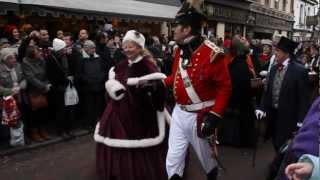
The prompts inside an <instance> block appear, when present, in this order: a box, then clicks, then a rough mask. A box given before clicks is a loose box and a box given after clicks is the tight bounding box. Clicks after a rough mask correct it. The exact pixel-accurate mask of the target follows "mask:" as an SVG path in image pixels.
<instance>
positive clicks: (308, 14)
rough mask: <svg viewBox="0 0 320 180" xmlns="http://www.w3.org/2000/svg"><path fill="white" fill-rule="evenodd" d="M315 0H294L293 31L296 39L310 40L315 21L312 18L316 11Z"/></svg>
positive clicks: (316, 3)
mask: <svg viewBox="0 0 320 180" xmlns="http://www.w3.org/2000/svg"><path fill="white" fill-rule="evenodd" d="M317 5H318V2H317V0H296V1H295V3H294V18H295V19H294V20H295V23H294V33H293V39H294V40H296V41H310V40H312V35H313V31H314V30H315V29H314V28H315V25H314V24H315V23H313V22H312V21H313V20H312V18H313V17H315V16H316V15H317V13H318V6H317Z"/></svg>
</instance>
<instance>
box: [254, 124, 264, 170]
mask: <svg viewBox="0 0 320 180" xmlns="http://www.w3.org/2000/svg"><path fill="white" fill-rule="evenodd" d="M261 120H262V118H261V119H256V120H255V122H256V123H255V124H254V129H255V137H256V139H255V143H254V149H253V153H252V167H253V168H254V167H255V166H256V158H257V151H258V143H259V134H260V128H261V122H260V121H261Z"/></svg>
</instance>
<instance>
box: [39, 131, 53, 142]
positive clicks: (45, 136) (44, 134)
mask: <svg viewBox="0 0 320 180" xmlns="http://www.w3.org/2000/svg"><path fill="white" fill-rule="evenodd" d="M39 134H40V136H41V137H42V138H43V139H44V140H49V139H50V136H49V134H48V132H47V131H46V130H45V129H43V128H41V129H40V130H39Z"/></svg>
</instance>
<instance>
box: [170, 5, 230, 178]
mask: <svg viewBox="0 0 320 180" xmlns="http://www.w3.org/2000/svg"><path fill="white" fill-rule="evenodd" d="M202 3H203V1H195V0H193V1H192V0H187V1H186V2H183V4H182V7H181V9H180V10H179V11H178V13H177V15H176V19H175V20H176V24H177V27H176V29H175V33H174V39H175V41H176V42H177V44H178V45H179V48H178V49H177V51H176V54H175V60H174V64H173V68H172V74H171V75H170V76H169V77H168V78H166V79H165V80H164V83H165V85H166V86H167V87H171V86H172V87H173V90H174V95H175V98H176V106H175V107H174V110H173V113H172V122H171V125H170V133H169V150H168V154H167V159H166V168H167V173H168V176H169V179H170V180H176V179H177V180H179V179H181V178H182V176H183V171H184V166H185V156H186V152H187V148H188V145H189V143H190V144H191V145H192V146H193V148H194V149H195V151H196V154H197V156H198V158H199V160H200V162H201V164H202V166H203V168H204V170H205V171H206V173H207V176H208V180H215V179H216V178H217V174H218V168H217V162H216V161H215V159H213V158H212V153H213V151H212V149H211V147H210V145H209V142H208V140H207V139H206V138H208V137H210V136H212V135H213V134H214V132H215V129H216V127H217V124H218V122H219V121H220V120H221V118H222V116H223V112H224V110H225V108H226V105H227V103H228V99H229V97H230V95H231V82H230V77H229V72H228V67H227V63H228V62H227V60H226V59H225V57H224V54H223V51H222V50H221V49H220V48H219V47H217V46H216V45H215V44H214V43H212V42H210V41H208V40H205V39H203V38H202V37H201V33H200V31H201V26H202V22H203V21H204V20H205V16H204V15H203V14H202V13H201V10H200V7H201V4H202Z"/></svg>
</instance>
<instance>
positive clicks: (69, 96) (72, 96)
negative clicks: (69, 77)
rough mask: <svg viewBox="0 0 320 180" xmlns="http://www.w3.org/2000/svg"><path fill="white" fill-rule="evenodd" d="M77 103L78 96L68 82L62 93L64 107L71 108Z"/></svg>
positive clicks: (71, 84)
mask: <svg viewBox="0 0 320 180" xmlns="http://www.w3.org/2000/svg"><path fill="white" fill-rule="evenodd" d="M78 103H79V96H78V92H77V90H76V88H75V87H74V85H73V83H72V82H70V83H69V85H68V87H67V88H66V91H65V93H64V104H65V106H73V105H76V104H78Z"/></svg>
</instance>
